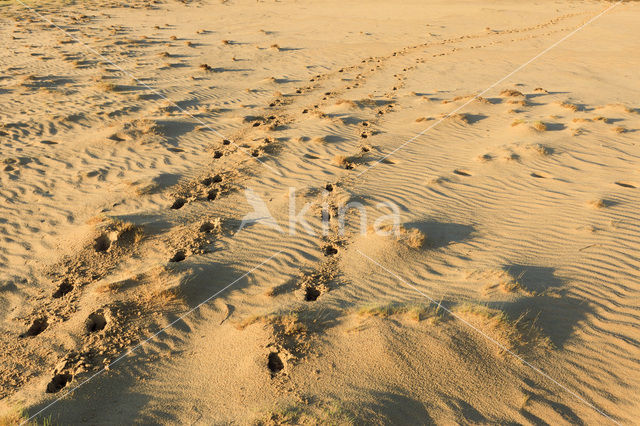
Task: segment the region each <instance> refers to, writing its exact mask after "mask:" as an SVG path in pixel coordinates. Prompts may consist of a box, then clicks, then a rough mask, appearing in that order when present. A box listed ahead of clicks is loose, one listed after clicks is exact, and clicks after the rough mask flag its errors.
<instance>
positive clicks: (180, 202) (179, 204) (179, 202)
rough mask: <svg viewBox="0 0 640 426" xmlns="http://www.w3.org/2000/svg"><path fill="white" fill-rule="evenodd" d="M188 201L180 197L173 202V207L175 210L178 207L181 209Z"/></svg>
mask: <svg viewBox="0 0 640 426" xmlns="http://www.w3.org/2000/svg"><path fill="white" fill-rule="evenodd" d="M186 203H187V200H185V199H184V198H178V199H177V200H175V201H174V202H173V204H171V208H172V209H173V210H178V209H181V208H182V206H184V205H185V204H186Z"/></svg>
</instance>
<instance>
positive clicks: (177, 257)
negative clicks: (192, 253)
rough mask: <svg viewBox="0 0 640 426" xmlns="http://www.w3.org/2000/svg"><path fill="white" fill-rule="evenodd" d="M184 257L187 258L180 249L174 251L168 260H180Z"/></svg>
mask: <svg viewBox="0 0 640 426" xmlns="http://www.w3.org/2000/svg"><path fill="white" fill-rule="evenodd" d="M186 258H187V256H186V254H185V252H184V251H182V250H180V251H178V252H176V254H174V255H173V257H172V258H171V259H169V262H182V261H183V260H185V259H186Z"/></svg>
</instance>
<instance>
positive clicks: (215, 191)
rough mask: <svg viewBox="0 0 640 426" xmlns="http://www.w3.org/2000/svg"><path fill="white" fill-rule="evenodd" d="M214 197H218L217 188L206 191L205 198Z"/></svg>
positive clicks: (212, 198)
mask: <svg viewBox="0 0 640 426" xmlns="http://www.w3.org/2000/svg"><path fill="white" fill-rule="evenodd" d="M216 198H218V190H217V189H212V190H210V191H209V192H208V193H207V200H211V201H213V200H215V199H216Z"/></svg>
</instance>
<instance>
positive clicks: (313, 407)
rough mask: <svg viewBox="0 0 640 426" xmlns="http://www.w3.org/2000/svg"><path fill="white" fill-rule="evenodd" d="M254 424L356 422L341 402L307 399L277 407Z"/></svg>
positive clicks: (342, 425) (338, 425)
mask: <svg viewBox="0 0 640 426" xmlns="http://www.w3.org/2000/svg"><path fill="white" fill-rule="evenodd" d="M254 424H256V425H260V426H267V425H269V426H271V425H283V424H284V425H290V424H296V425H320V424H330V425H335V426H350V425H354V424H356V422H355V417H354V416H353V415H352V414H351V413H349V412H348V411H347V410H346V409H345V408H344V407H343V406H342V405H341V404H340V403H339V402H336V401H332V402H329V403H319V404H311V403H309V401H306V400H305V401H303V402H301V403H298V404H291V405H286V406H283V407H280V408H276V409H274V410H273V411H271V412H269V413H268V414H267V415H266V416H265V417H264V418H263V419H261V420H258V421H257V422H255V423H254Z"/></svg>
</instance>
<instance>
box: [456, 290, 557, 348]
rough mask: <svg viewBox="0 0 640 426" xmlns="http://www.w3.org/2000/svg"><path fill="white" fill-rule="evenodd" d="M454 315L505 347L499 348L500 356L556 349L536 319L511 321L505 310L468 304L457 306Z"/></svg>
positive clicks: (519, 318)
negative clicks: (509, 352)
mask: <svg viewBox="0 0 640 426" xmlns="http://www.w3.org/2000/svg"><path fill="white" fill-rule="evenodd" d="M453 312H454V313H455V314H456V315H457V316H459V317H460V318H462V319H464V320H465V321H468V322H469V323H470V324H472V325H473V326H474V327H476V328H478V329H479V330H481V331H482V332H483V333H485V334H487V335H489V336H490V337H491V338H493V339H495V340H496V341H497V342H498V343H500V344H501V345H502V346H503V348H499V350H498V353H499V354H504V353H505V352H506V350H508V351H512V352H516V353H521V354H522V353H529V352H530V351H532V350H535V349H551V348H553V343H552V342H551V340H550V339H549V338H548V337H547V336H544V335H543V334H542V332H541V330H540V329H539V328H538V327H537V326H536V324H535V320H529V319H527V318H526V315H525V314H523V315H521V316H519V317H518V318H516V319H511V318H509V317H508V316H507V315H506V314H505V313H504V312H503V311H500V310H497V309H492V308H489V307H487V306H484V305H476V304H468V303H464V304H461V305H458V306H456V307H455V308H454V309H453ZM505 348H506V350H505Z"/></svg>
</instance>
